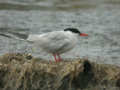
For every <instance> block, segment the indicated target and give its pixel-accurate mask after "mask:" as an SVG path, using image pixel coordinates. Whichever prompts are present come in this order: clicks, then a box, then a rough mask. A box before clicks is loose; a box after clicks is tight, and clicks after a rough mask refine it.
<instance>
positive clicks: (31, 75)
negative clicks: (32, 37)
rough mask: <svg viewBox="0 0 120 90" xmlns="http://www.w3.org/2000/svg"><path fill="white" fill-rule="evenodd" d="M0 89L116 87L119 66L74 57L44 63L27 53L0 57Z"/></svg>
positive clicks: (94, 89)
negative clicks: (74, 58) (68, 59)
mask: <svg viewBox="0 0 120 90" xmlns="http://www.w3.org/2000/svg"><path fill="white" fill-rule="evenodd" d="M0 77H1V78H0V81H1V82H0V90H103V89H104V90H108V89H110V90H119V89H120V67H119V66H115V65H108V64H97V63H95V62H91V61H89V60H83V59H77V60H71V61H62V62H57V63H56V62H48V61H44V60H41V59H38V58H34V57H33V56H30V55H29V56H28V55H27V54H20V53H8V54H4V55H2V56H0Z"/></svg>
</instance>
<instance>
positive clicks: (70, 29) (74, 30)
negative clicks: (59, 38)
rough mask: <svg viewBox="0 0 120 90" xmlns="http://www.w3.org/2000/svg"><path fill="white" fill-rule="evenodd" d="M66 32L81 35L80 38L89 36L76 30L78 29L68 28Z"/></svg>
mask: <svg viewBox="0 0 120 90" xmlns="http://www.w3.org/2000/svg"><path fill="white" fill-rule="evenodd" d="M64 31H70V32H72V33H74V34H78V35H80V36H88V34H85V33H81V32H80V31H79V30H78V29H76V28H66V29H64Z"/></svg>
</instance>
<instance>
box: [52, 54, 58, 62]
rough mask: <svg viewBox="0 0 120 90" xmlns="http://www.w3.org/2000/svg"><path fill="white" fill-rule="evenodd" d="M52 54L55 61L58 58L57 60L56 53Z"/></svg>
mask: <svg viewBox="0 0 120 90" xmlns="http://www.w3.org/2000/svg"><path fill="white" fill-rule="evenodd" d="M53 56H54V59H55V61H56V62H57V61H58V60H57V58H56V54H53Z"/></svg>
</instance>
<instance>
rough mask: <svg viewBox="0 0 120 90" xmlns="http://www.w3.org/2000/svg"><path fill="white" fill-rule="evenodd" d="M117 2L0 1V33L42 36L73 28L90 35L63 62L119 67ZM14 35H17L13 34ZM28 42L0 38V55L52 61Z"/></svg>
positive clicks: (64, 0)
mask: <svg viewBox="0 0 120 90" xmlns="http://www.w3.org/2000/svg"><path fill="white" fill-rule="evenodd" d="M119 10H120V1H119V0H114V1H113V0H53V1H49V0H1V1H0V33H4V34H7V35H12V36H13V37H16V36H15V35H13V33H22V34H41V33H44V32H50V31H55V30H63V29H64V28H68V27H76V28H78V29H79V30H80V31H81V32H85V33H88V34H89V37H88V38H80V39H79V42H78V45H77V46H76V47H75V48H74V49H73V50H72V51H70V52H68V53H66V54H63V55H62V57H63V58H78V57H81V58H84V57H85V58H89V59H90V60H92V61H97V62H99V63H107V64H115V65H120V18H119V16H120V12H119ZM16 35H17V34H16ZM31 47H32V46H31V44H28V43H27V42H24V41H20V40H16V39H12V38H7V37H4V36H0V54H1V55H2V54H4V53H7V52H22V53H26V52H27V53H32V54H33V55H34V56H36V57H42V58H45V59H51V58H52V57H51V56H50V55H48V54H46V53H44V52H41V51H40V50H39V49H38V48H37V49H35V50H34V51H33V50H32V49H31Z"/></svg>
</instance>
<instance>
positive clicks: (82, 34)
mask: <svg viewBox="0 0 120 90" xmlns="http://www.w3.org/2000/svg"><path fill="white" fill-rule="evenodd" d="M80 36H88V34H85V33H81V34H80Z"/></svg>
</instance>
